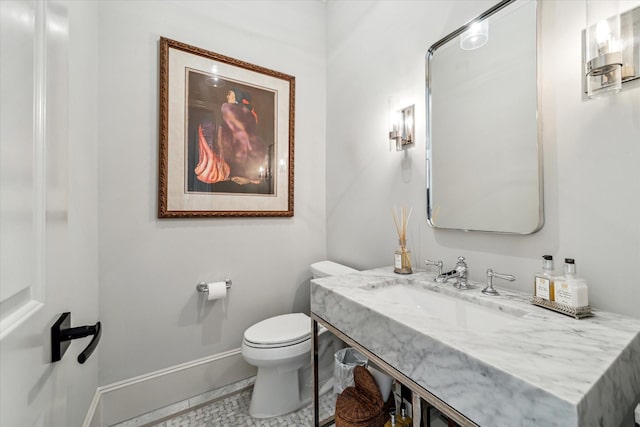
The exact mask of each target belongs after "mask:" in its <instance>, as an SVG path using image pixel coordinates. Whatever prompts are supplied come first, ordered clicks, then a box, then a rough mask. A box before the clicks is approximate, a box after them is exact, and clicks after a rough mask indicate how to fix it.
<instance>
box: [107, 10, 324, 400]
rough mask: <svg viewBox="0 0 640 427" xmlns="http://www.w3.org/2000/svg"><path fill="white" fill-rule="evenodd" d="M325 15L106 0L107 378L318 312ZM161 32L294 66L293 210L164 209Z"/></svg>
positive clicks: (214, 349)
mask: <svg viewBox="0 0 640 427" xmlns="http://www.w3.org/2000/svg"><path fill="white" fill-rule="evenodd" d="M324 14H325V7H324V4H322V3H321V2H286V1H284V2H278V1H269V2H263V1H255V2H254V1H243V2H234V1H219V2H206V1H205V2H180V1H103V2H100V9H99V16H100V19H99V33H100V41H99V45H98V49H99V52H100V66H99V75H100V79H99V80H100V83H99V100H100V101H99V114H100V126H99V127H98V129H97V132H98V135H99V139H100V147H99V168H98V169H99V181H100V186H99V189H98V197H99V209H100V212H99V238H100V273H99V276H100V312H101V317H102V320H103V324H104V333H103V338H102V344H101V353H100V356H101V358H100V362H101V363H100V383H101V384H109V383H112V382H114V381H118V380H121V379H125V378H130V377H133V376H136V375H139V374H144V373H147V372H151V371H155V370H158V369H162V368H166V367H170V366H173V365H177V364H180V363H183V362H187V361H191V360H195V359H199V358H202V357H205V356H209V355H212V354H216V353H220V352H223V351H226V350H229V349H232V348H237V347H240V344H241V341H242V334H243V332H244V330H245V329H246V328H247V327H248V326H250V325H251V324H253V323H255V322H257V321H259V320H262V319H264V318H267V317H269V316H273V315H276V314H281V313H288V312H292V311H298V310H302V311H308V310H309V291H308V287H309V283H308V279H309V278H310V273H309V270H308V266H309V264H310V263H312V262H314V261H317V260H320V259H323V258H324V257H325V256H326V240H325V238H326V234H325V183H324V180H323V176H324V171H325V142H324V141H325V120H324V118H325V98H326V83H325V78H326V54H325V52H326V49H325V39H326V37H325V33H326V29H325V25H324V22H325V21H324ZM160 36H164V37H168V38H171V39H174V40H178V41H181V42H185V43H189V44H192V45H195V46H198V47H200V48H204V49H207V50H211V51H213V52H217V53H221V54H224V55H227V56H231V57H233V58H236V59H240V60H243V61H248V62H250V63H254V64H258V65H261V66H264V67H268V68H271V69H274V70H277V71H282V72H284V73H287V74H291V75H294V76H295V77H296V121H295V216H294V217H293V218H271V219H268V218H253V219H199V220H185V219H176V220H167V219H163V220H160V219H157V218H156V212H157V192H158V166H157V165H158V131H157V129H158V102H159V99H158V41H159V38H160ZM225 278H229V279H232V280H233V288H232V290H231V291H230V295H229V297H228V298H227V299H226V300H225V301H217V302H215V303H208V304H206V305H199V302H200V301H199V300H198V297H197V295H196V291H195V285H196V283H197V282H199V281H203V280H204V281H213V280H221V279H225ZM185 397H186V396H185Z"/></svg>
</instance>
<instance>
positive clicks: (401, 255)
mask: <svg viewBox="0 0 640 427" xmlns="http://www.w3.org/2000/svg"><path fill="white" fill-rule="evenodd" d="M412 210H413V209H411V208H410V209H408V210H407V208H405V207H401V208H400V220H398V214H397V213H396V209H392V210H391V213H392V215H393V222H394V224H395V225H396V232H397V233H398V242H399V243H400V250H399V251H396V260H395V265H394V267H395V268H394V271H395V272H396V273H402V274H409V273H412V272H413V270H412V268H411V252H409V251H407V226H408V224H409V218H411V212H412Z"/></svg>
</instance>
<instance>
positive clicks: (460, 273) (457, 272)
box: [436, 256, 471, 290]
mask: <svg viewBox="0 0 640 427" xmlns="http://www.w3.org/2000/svg"><path fill="white" fill-rule="evenodd" d="M468 277H469V267H467V263H466V262H465V260H464V257H463V256H459V257H458V262H457V263H456V266H455V267H454V269H453V270H451V271H448V272H446V273H441V274H438V276H437V277H436V282H438V283H445V282H446V281H447V280H449V279H454V278H455V279H456V282H455V283H454V284H453V287H454V288H456V289H460V290H466V289H471V285H469V283H467V278H468Z"/></svg>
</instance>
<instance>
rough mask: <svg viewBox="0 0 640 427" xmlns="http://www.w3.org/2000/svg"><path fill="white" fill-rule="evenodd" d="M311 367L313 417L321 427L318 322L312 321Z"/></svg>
mask: <svg viewBox="0 0 640 427" xmlns="http://www.w3.org/2000/svg"><path fill="white" fill-rule="evenodd" d="M311 366H312V369H311V371H312V374H311V375H312V378H313V385H312V398H311V417H312V422H313V425H314V427H319V426H320V411H319V409H320V405H319V396H318V322H316V321H315V319H311Z"/></svg>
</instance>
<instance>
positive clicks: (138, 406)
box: [82, 348, 256, 427]
mask: <svg viewBox="0 0 640 427" xmlns="http://www.w3.org/2000/svg"><path fill="white" fill-rule="evenodd" d="M255 374H256V368H255V367H254V366H251V365H249V364H248V363H247V362H245V361H244V359H243V358H242V354H241V349H240V348H237V349H233V350H229V351H226V352H224V353H219V354H215V355H212V356H209V357H205V358H202V359H198V360H194V361H191V362H187V363H183V364H180V365H176V366H172V367H170V368H166V369H161V370H159V371H155V372H150V373H148V374H145V375H140V376H137V377H134V378H129V379H127V380H124V381H119V382H117V383H113V384H109V385H106V386H102V387H98V389H97V390H96V394H95V396H94V398H93V401H92V402H91V405H90V406H89V411H88V412H87V416H86V417H85V420H84V423H83V424H82V427H107V426H110V425H113V424H117V423H120V422H122V421H125V420H128V419H130V418H134V417H137V416H139V415H141V414H144V413H147V412H150V411H153V410H156V409H159V408H163V407H165V406H168V405H170V404H173V403H175V402H180V401H183V400H185V399H188V398H190V397H192V396H196V395H199V394H202V393H205V392H207V391H210V390H214V389H217V388H220V387H223V386H225V385H228V384H231V383H234V382H237V381H241V380H243V379H246V378H249V377H252V376H254V375H255Z"/></svg>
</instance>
